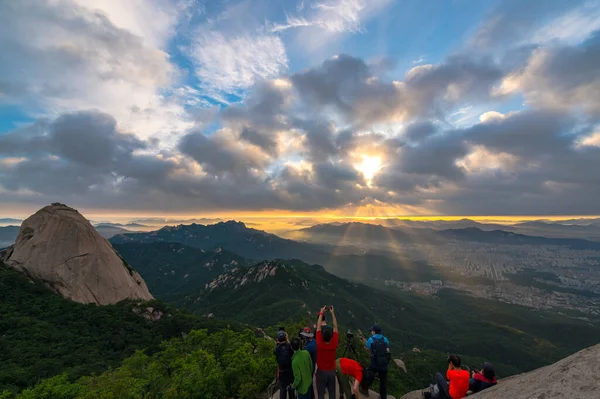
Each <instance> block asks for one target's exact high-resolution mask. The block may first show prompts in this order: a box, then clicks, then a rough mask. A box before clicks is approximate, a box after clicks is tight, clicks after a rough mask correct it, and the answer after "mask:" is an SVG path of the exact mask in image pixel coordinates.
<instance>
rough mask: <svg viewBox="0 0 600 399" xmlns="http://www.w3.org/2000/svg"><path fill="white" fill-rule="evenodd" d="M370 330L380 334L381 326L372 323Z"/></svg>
mask: <svg viewBox="0 0 600 399" xmlns="http://www.w3.org/2000/svg"><path fill="white" fill-rule="evenodd" d="M371 331H373V332H374V333H375V334H381V327H380V326H379V324H374V325H373V327H371Z"/></svg>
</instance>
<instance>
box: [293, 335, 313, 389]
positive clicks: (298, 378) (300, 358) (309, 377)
mask: <svg viewBox="0 0 600 399" xmlns="http://www.w3.org/2000/svg"><path fill="white" fill-rule="evenodd" d="M291 344H292V349H293V350H294V355H293V356H292V369H293V370H294V382H293V383H292V387H293V388H294V389H295V390H296V391H298V399H310V398H311V396H310V392H311V390H312V383H313V365H312V358H311V357H310V353H308V351H306V350H304V349H301V348H300V338H294V339H292V342H291Z"/></svg>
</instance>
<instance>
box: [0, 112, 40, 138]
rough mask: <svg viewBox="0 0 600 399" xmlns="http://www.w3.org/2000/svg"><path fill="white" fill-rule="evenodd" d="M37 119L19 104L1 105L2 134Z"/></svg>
mask: <svg viewBox="0 0 600 399" xmlns="http://www.w3.org/2000/svg"><path fill="white" fill-rule="evenodd" d="M33 121H35V118H33V117H31V116H30V115H29V114H27V113H25V111H24V110H23V108H21V107H19V106H17V105H3V106H0V134H6V133H9V132H11V131H13V130H14V129H16V128H18V127H19V126H22V125H26V124H28V123H31V122H33Z"/></svg>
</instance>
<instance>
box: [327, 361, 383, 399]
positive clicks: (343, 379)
mask: <svg viewBox="0 0 600 399" xmlns="http://www.w3.org/2000/svg"><path fill="white" fill-rule="evenodd" d="M335 374H336V375H337V379H338V384H339V385H340V398H341V397H342V395H343V397H344V399H360V398H362V397H364V398H367V397H369V386H370V385H371V383H372V382H373V378H374V374H373V373H372V372H370V371H368V370H367V369H366V368H365V367H364V366H363V365H362V364H360V363H359V362H357V361H356V360H353V359H349V358H346V357H341V358H339V359H338V360H337V361H336V366H335ZM348 377H352V378H353V379H354V381H353V383H352V384H351V383H350V380H349V379H348ZM361 394H362V395H363V396H361Z"/></svg>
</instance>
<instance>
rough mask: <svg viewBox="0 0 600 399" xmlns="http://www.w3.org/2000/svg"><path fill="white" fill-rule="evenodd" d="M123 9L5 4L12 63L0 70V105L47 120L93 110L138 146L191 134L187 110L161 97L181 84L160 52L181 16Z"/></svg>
mask: <svg viewBox="0 0 600 399" xmlns="http://www.w3.org/2000/svg"><path fill="white" fill-rule="evenodd" d="M117 3H118V4H117ZM122 3H123V4H121V3H119V2H108V1H107V2H98V3H95V4H94V6H90V3H89V2H82V1H79V2H76V1H69V0H55V1H49V0H47V1H44V0H33V1H27V2H11V3H10V4H6V6H5V7H3V10H2V11H3V12H2V13H0V37H1V38H2V39H0V52H2V53H3V54H10V57H5V58H4V59H3V62H2V63H1V64H0V92H1V93H2V95H0V104H13V105H18V106H19V107H20V108H21V109H22V110H23V111H25V112H27V113H29V114H30V115H32V116H34V117H39V116H40V114H41V115H45V116H48V117H50V118H53V117H56V115H59V114H61V113H69V112H73V111H76V110H86V109H98V110H101V111H103V112H107V113H109V114H110V115H112V116H113V117H115V118H116V119H117V120H118V121H119V122H120V123H121V124H122V126H123V127H124V128H128V129H130V130H132V131H134V132H135V134H136V135H138V136H139V137H141V138H149V137H155V138H157V139H160V140H161V141H163V142H164V146H168V145H169V144H171V145H172V143H173V141H175V140H176V139H174V138H173V137H171V136H172V135H175V136H177V135H179V134H181V132H182V131H183V130H184V129H186V128H188V127H189V126H190V125H189V121H188V120H187V116H186V111H185V109H184V108H183V107H182V106H181V105H180V104H178V103H177V102H175V101H172V99H171V98H169V97H168V96H165V93H167V92H168V89H169V88H171V87H172V86H173V85H176V81H177V79H178V76H179V71H178V69H177V67H176V66H174V65H173V64H172V63H171V62H170V59H169V55H168V54H167V53H166V52H165V51H164V47H165V46H166V42H167V41H168V40H169V37H170V35H171V34H172V32H173V29H174V25H175V24H176V21H177V17H178V15H179V14H178V12H179V11H178V9H175V8H173V7H171V3H167V2H148V3H141V2H140V1H137V0H134V1H131V2H122ZM125 3H126V4H125ZM125 11H126V12H125ZM159 143H160V142H159Z"/></svg>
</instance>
